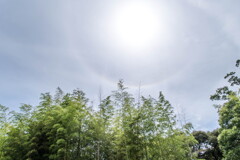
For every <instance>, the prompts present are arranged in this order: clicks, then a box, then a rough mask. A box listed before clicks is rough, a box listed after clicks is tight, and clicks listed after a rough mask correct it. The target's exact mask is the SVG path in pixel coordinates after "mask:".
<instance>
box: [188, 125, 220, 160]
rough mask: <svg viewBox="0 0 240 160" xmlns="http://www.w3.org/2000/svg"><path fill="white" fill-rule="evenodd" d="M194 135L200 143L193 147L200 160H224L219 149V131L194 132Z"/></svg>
mask: <svg viewBox="0 0 240 160" xmlns="http://www.w3.org/2000/svg"><path fill="white" fill-rule="evenodd" d="M192 134H193V136H194V138H195V139H196V140H197V141H198V144H195V145H194V146H193V152H194V153H196V154H197V157H198V158H199V159H209V160H221V159H222V157H223V156H222V152H221V150H220V148H219V143H218V140H217V138H218V135H219V130H218V129H216V130H214V131H212V132H204V131H194V132H193V133H192Z"/></svg>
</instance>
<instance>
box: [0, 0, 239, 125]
mask: <svg viewBox="0 0 240 160" xmlns="http://www.w3.org/2000/svg"><path fill="white" fill-rule="evenodd" d="M129 2H131V5H136V6H137V5H138V3H140V2H141V3H142V4H146V5H149V6H150V8H151V6H154V9H155V10H157V12H154V13H156V14H159V15H157V16H158V17H160V20H159V24H160V25H161V26H162V27H160V28H161V29H159V30H161V34H159V35H158V36H157V37H155V41H154V45H153V46H148V47H145V48H142V46H140V45H139V47H136V46H134V47H132V48H131V47H129V46H127V45H126V44H124V45H123V44H122V43H119V42H117V41H115V40H116V39H117V38H116V37H113V36H112V35H113V31H112V25H111V21H115V20H116V17H115V18H114V13H115V11H118V10H121V6H122V5H123V4H124V5H128V3H129ZM239 6H240V1H228V0H221V1H217V0H210V1H209V0H172V1H169V0H158V1H157V0H148V1H147V0H146V1H145V0H141V1H136V0H130V1H127V0H124V1H120V0H111V1H107V0H102V1H98V0H92V1H86V0H69V1H61V0H52V1H44V0H43V1H32V0H31V1H30V0H23V1H17V0H0V75H1V78H0V104H2V105H5V106H8V107H10V108H11V109H17V108H18V107H19V105H20V104H21V103H27V104H34V105H35V104H38V102H39V95H40V93H43V92H52V93H54V91H55V89H56V88H57V87H58V86H60V87H61V88H62V89H63V90H64V91H65V92H70V91H71V90H73V89H76V88H80V89H82V90H83V91H84V92H85V93H86V94H87V97H89V98H90V99H91V100H92V101H93V103H94V104H98V98H97V97H98V93H99V88H101V90H102V92H103V95H104V96H107V95H109V94H110V93H111V90H114V89H116V83H117V81H118V80H119V79H121V78H122V79H124V81H125V84H126V85H127V86H128V87H129V90H130V91H131V92H132V94H133V95H134V96H137V92H138V86H139V83H140V82H141V94H142V95H149V94H150V95H152V96H157V95H158V93H159V91H163V93H164V94H165V96H166V97H167V98H168V99H169V100H170V102H171V103H172V104H173V106H174V107H175V110H176V112H179V113H182V114H184V115H185V117H186V120H188V121H190V122H192V123H193V124H194V127H195V128H196V129H204V130H211V129H214V128H216V127H217V111H216V110H215V109H214V108H213V107H212V104H213V102H211V101H210V100H209V96H210V95H211V94H212V93H214V90H215V89H216V88H218V87H220V86H222V85H223V84H224V80H223V77H224V75H225V73H227V72H229V71H232V70H233V69H234V64H235V61H236V59H238V58H239V57H240V52H239V49H240V30H239V28H240V20H239V17H240V11H239ZM148 9H149V8H148ZM161 17H162V19H161ZM140 38H141V35H140Z"/></svg>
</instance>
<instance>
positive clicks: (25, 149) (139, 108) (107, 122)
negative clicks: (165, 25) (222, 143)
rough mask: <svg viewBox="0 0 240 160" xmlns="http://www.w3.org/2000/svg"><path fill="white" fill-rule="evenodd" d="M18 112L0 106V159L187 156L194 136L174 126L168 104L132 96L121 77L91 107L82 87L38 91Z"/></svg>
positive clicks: (176, 159)
mask: <svg viewBox="0 0 240 160" xmlns="http://www.w3.org/2000/svg"><path fill="white" fill-rule="evenodd" d="M40 100H41V101H40V104H39V105H38V106H31V105H27V104H23V105H22V106H21V107H20V111H19V112H14V111H12V112H10V111H9V109H8V108H7V107H4V106H2V105H1V106H0V110H1V113H0V114H1V115H0V116H1V119H0V120H1V126H0V127H1V130H0V132H1V134H0V159H1V160H188V159H189V160H190V159H195V157H194V153H193V152H192V147H193V146H194V145H196V143H197V141H196V140H195V138H194V136H193V135H192V134H191V133H190V130H191V127H192V126H191V125H190V124H185V125H183V126H180V127H177V126H178V125H176V116H175V114H174V112H173V107H172V106H171V104H170V103H169V101H167V100H166V99H165V97H164V96H163V94H162V93H161V92H160V94H159V97H158V98H157V99H155V98H152V97H151V96H149V97H141V99H140V100H135V99H134V98H133V96H132V95H131V94H130V93H128V92H127V89H126V88H125V86H124V85H123V81H119V83H118V89H117V90H116V91H113V92H112V94H111V95H110V96H108V97H106V98H105V99H103V100H101V103H100V104H99V106H98V108H97V109H96V107H95V108H93V107H92V106H91V105H90V104H89V101H88V99H87V98H86V97H85V94H84V93H83V92H82V91H81V90H78V89H77V90H74V91H73V92H72V93H66V94H64V93H63V91H62V90H61V89H60V88H57V91H56V94H55V95H54V96H52V95H51V94H50V93H45V94H41V98H40Z"/></svg>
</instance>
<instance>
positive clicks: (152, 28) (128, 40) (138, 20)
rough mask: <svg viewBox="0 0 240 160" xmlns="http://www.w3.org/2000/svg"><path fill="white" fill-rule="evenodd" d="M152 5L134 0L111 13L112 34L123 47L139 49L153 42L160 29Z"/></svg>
mask: <svg viewBox="0 0 240 160" xmlns="http://www.w3.org/2000/svg"><path fill="white" fill-rule="evenodd" d="M161 27H162V26H161V25H160V17H159V14H158V12H157V10H156V9H155V7H154V6H151V5H149V4H145V3H140V2H135V3H126V4H124V5H122V6H119V7H118V8H117V9H116V11H115V14H113V26H112V29H113V36H114V37H115V39H116V40H117V43H118V44H119V45H121V46H123V47H127V48H133V49H136V48H138V49H141V48H145V47H149V46H151V45H152V44H154V43H155V41H156V39H157V37H158V36H159V33H160V31H162V30H163V29H161Z"/></svg>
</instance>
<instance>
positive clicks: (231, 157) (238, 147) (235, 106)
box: [211, 60, 240, 160]
mask: <svg viewBox="0 0 240 160" xmlns="http://www.w3.org/2000/svg"><path fill="white" fill-rule="evenodd" d="M239 65H240V60H237V62H236V67H239ZM237 73H238V72H230V73H228V74H227V75H226V76H225V79H227V80H228V82H229V84H230V85H229V86H225V87H223V88H219V89H217V91H216V93H215V94H214V95H212V96H211V99H212V100H225V103H224V104H223V105H218V109H219V110H218V111H219V112H218V113H219V125H220V134H219V136H218V141H219V145H220V148H221V150H222V152H223V156H224V159H226V160H238V159H240V143H239V140H240V97H239V89H240V88H239V85H240V78H239V77H238V76H237Z"/></svg>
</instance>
